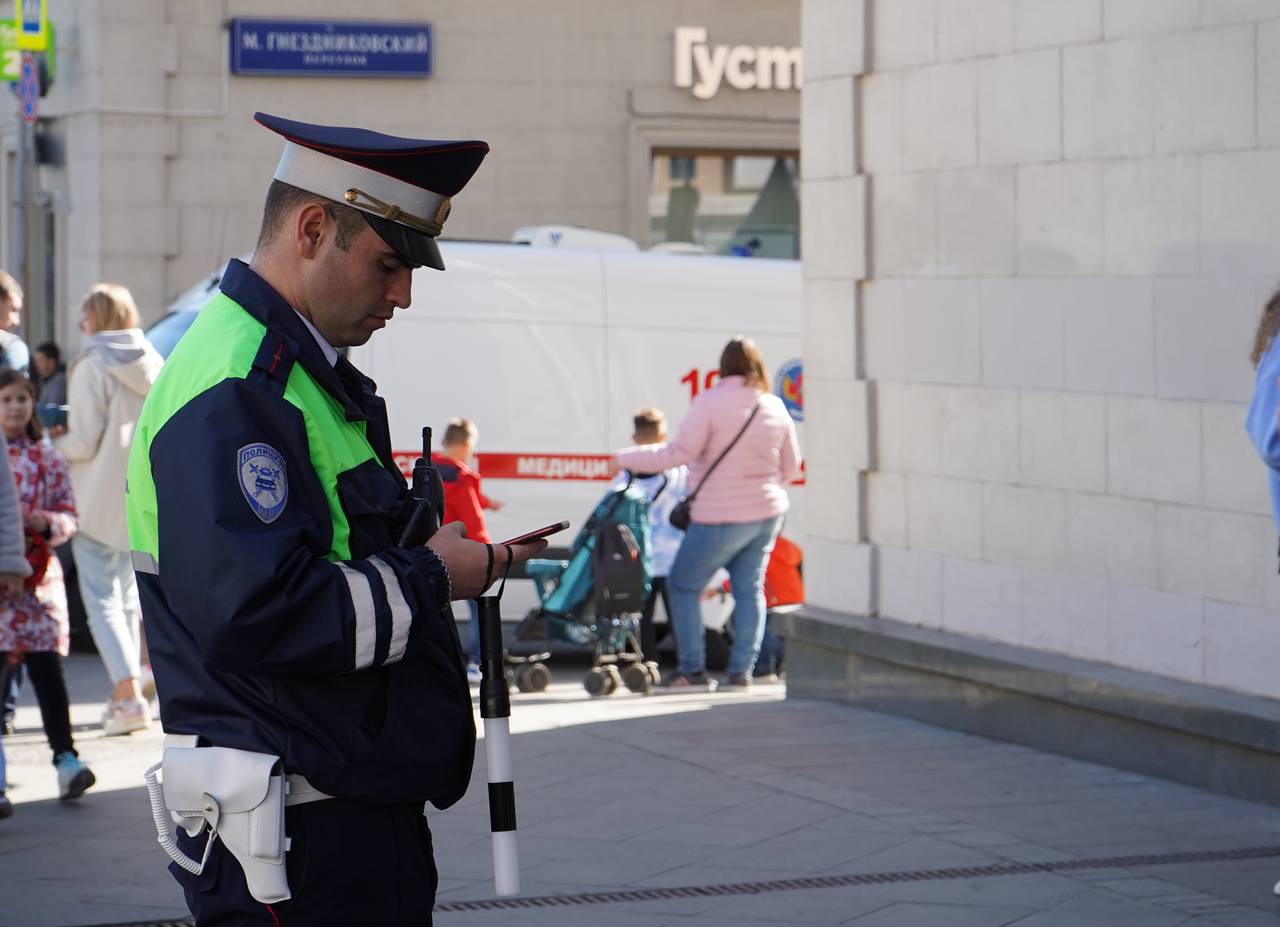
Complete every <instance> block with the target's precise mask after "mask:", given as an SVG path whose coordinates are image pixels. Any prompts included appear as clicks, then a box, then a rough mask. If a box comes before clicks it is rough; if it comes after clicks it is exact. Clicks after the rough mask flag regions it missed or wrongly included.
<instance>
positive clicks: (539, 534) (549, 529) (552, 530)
mask: <svg viewBox="0 0 1280 927" xmlns="http://www.w3.org/2000/svg"><path fill="white" fill-rule="evenodd" d="M568 527H569V523H568V522H567V521H558V522H556V523H555V524H554V525H547V526H546V527H545V528H539V529H538V530H537V531H530V532H529V533H528V534H522V535H519V536H518V537H514V538H512V539H511V540H509V541H503V542H502V543H503V544H505V545H506V546H508V547H514V546H515V545H517V544H532V543H533V542H534V541H541V540H542V539H543V538H545V537H548V536H549V535H552V534H556V533H557V532H560V531H563V530H564V529H565V528H568Z"/></svg>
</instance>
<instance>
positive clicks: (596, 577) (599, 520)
mask: <svg viewBox="0 0 1280 927" xmlns="http://www.w3.org/2000/svg"><path fill="white" fill-rule="evenodd" d="M525 571H526V573H527V575H528V576H529V578H530V579H532V580H533V584H534V587H535V588H536V589H537V592H538V601H539V602H540V603H541V604H540V605H539V606H538V607H537V608H535V609H533V610H532V611H530V612H529V614H528V615H526V616H525V617H524V620H523V621H521V622H520V624H519V625H518V626H517V627H516V630H515V634H514V636H513V643H514V642H517V641H518V642H525V643H531V644H535V645H545V646H537V647H536V649H535V652H534V653H532V654H530V655H528V656H515V655H513V654H512V653H511V652H510V650H508V651H507V653H506V659H507V662H508V663H510V664H512V665H514V667H515V670H514V676H515V683H516V688H518V689H519V690H520V691H521V692H541V691H543V690H544V689H546V687H547V685H548V684H549V683H550V681H551V671H550V670H549V669H548V668H547V665H546V664H547V660H549V659H550V657H551V650H550V643H551V641H563V642H565V643H569V644H576V645H579V646H582V647H589V648H591V650H592V652H593V659H592V663H591V671H590V672H588V673H587V675H586V677H585V678H584V679H583V681H582V684H583V686H584V687H585V688H586V690H587V691H588V692H589V693H591V694H592V695H610V694H612V693H613V692H615V691H616V690H617V689H618V688H619V687H620V686H624V685H625V686H626V687H627V688H628V689H630V690H631V691H632V692H648V691H649V689H650V687H651V686H653V685H656V684H657V682H658V666H657V664H656V663H646V662H645V661H644V655H643V652H642V650H641V647H640V640H639V624H640V613H641V611H642V610H643V608H644V603H645V599H646V598H647V597H648V595H649V587H650V584H651V582H652V579H653V568H652V565H651V563H650V560H649V502H648V499H647V498H646V497H645V494H644V491H643V490H642V489H640V487H638V486H636V485H635V484H634V483H633V482H632V481H631V480H630V479H628V481H627V484H626V485H625V486H619V487H615V488H613V489H610V490H609V492H607V493H606V494H605V496H604V498H603V499H601V500H600V502H599V503H598V504H597V505H596V507H595V510H594V511H593V512H592V513H591V517H590V518H588V519H587V523H586V524H585V525H583V526H582V530H581V531H579V532H578V536H577V537H575V538H574V539H573V545H572V546H571V547H570V548H569V559H567V560H530V561H529V562H528V563H527V564H525Z"/></svg>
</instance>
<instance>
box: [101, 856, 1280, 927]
mask: <svg viewBox="0 0 1280 927" xmlns="http://www.w3.org/2000/svg"><path fill="white" fill-rule="evenodd" d="M1274 857H1280V846H1271V847H1246V848H1244V849H1239V850H1205V851H1203V852H1199V853H1153V854H1146V855H1142V856H1100V857H1094V858H1091V859H1069V860H1062V861H1060V862H1051V863H996V864H994V865H991V866H968V867H965V868H960V869H914V870H908V871H905V872H865V873H855V874H850V875H839V876H813V877H810V878H804V879H774V880H771V881H768V882H731V883H728V884H725V885H690V886H684V887H681V888H637V889H626V890H624V891H617V892H584V893H581V894H577V895H538V896H534V897H530V898H488V899H484V900H481V901H449V902H445V903H444V904H438V905H436V908H435V910H436V913H438V914H451V913H455V912H462V911H504V910H509V909H512V908H567V907H573V906H575V905H593V904H620V903H624V902H629V901H668V900H670V899H673V898H716V897H720V896H723V895H759V894H762V893H765V892H795V891H804V890H805V889H814V888H847V887H848V886H851V885H886V884H892V883H895V882H939V881H943V880H946V879H985V878H990V877H991V876H1009V875H1031V874H1032V873H1037V872H1080V871H1084V870H1089V869H1136V868H1139V867H1144V866H1170V865H1174V864H1176V863H1219V862H1232V861H1237V860H1242V859H1270V858H1274ZM192 923H193V922H192V921H191V920H168V921H145V922H139V921H130V922H128V923H124V924H102V925H99V927H191V925H192Z"/></svg>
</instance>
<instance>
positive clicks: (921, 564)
mask: <svg viewBox="0 0 1280 927" xmlns="http://www.w3.org/2000/svg"><path fill="white" fill-rule="evenodd" d="M833 4H834V0H819V2H816V3H814V2H810V3H807V4H806V8H805V17H806V24H805V35H806V42H807V43H809V45H810V46H811V47H808V48H806V53H807V54H814V53H815V52H814V51H813V48H815V47H816V48H817V49H818V50H817V52H816V54H817V55H818V56H819V59H820V60H822V61H828V60H836V59H838V58H840V57H841V56H840V55H839V54H837V53H836V52H835V51H834V50H833V49H834V48H835V47H836V46H838V45H851V46H852V45H857V44H858V43H864V42H865V45H864V46H859V49H860V50H859V51H858V52H857V53H854V52H852V51H851V52H849V53H848V54H846V55H845V56H844V58H843V59H842V60H846V61H847V62H850V64H849V65H848V67H846V69H845V70H843V71H840V72H839V73H824V74H823V75H822V76H823V78H836V77H839V78H841V79H843V78H845V77H847V78H848V79H849V80H850V81H851V82H852V86H853V88H854V89H853V94H852V97H853V105H852V107H850V106H848V105H847V104H846V103H844V102H840V103H839V104H838V105H840V106H841V107H843V109H842V110H841V112H838V113H833V114H832V124H833V125H835V126H837V127H839V126H840V125H842V123H841V122H840V120H841V119H843V118H844V115H845V113H846V112H848V111H849V110H850V109H852V111H853V113H854V117H853V123H852V126H853V132H854V134H855V136H856V137H857V148H856V150H857V151H858V152H860V153H861V157H862V163H861V164H857V163H853V160H852V155H841V154H840V153H836V152H823V153H816V152H812V151H809V150H807V149H806V152H805V158H806V160H807V161H809V162H810V163H812V159H814V158H817V164H818V165H819V166H822V167H824V169H825V168H826V167H832V166H833V167H834V169H835V170H837V171H838V172H840V171H844V170H845V169H846V168H848V169H849V173H848V174H847V176H841V177H840V178H839V181H838V182H839V183H842V184H845V185H846V186H847V188H848V189H849V190H850V191H852V192H851V195H850V197H849V199H848V201H847V203H848V205H849V206H850V207H852V208H851V209H850V210H849V212H848V213H847V214H843V215H842V218H841V220H840V223H841V224H839V225H838V226H837V224H836V223H835V222H832V221H829V220H827V219H825V218H819V219H818V220H816V221H811V220H808V219H806V235H807V237H806V240H805V248H806V253H807V260H808V257H809V256H815V253H816V260H814V261H812V262H809V268H808V270H807V273H808V275H809V276H810V277H823V278H829V277H832V276H836V277H839V278H840V279H841V281H842V283H841V284H840V287H841V288H840V289H838V290H833V289H824V288H817V287H811V294H812V295H811V298H810V305H811V316H810V317H811V318H812V319H818V318H826V319H832V320H833V321H832V323H831V324H832V325H833V326H834V327H833V328H832V329H831V331H832V333H833V334H838V337H839V338H842V339H843V338H850V339H852V344H853V350H852V353H849V352H843V351H841V352H836V351H834V350H833V349H831V348H830V346H829V345H825V344H824V345H823V346H822V347H821V348H816V349H815V350H813V351H810V352H808V361H807V369H806V374H808V375H809V376H810V377H813V378H817V379H818V380H819V381H820V382H819V385H818V386H817V388H816V391H813V392H811V393H810V402H811V403H813V404H814V405H815V407H816V405H817V404H819V403H822V402H834V401H839V402H841V403H845V404H849V405H851V406H852V407H853V408H854V411H853V412H852V413H849V414H848V415H847V416H846V417H847V418H849V419H851V420H853V421H854V422H856V423H857V424H859V425H862V424H864V423H865V427H867V428H868V430H869V432H870V433H869V434H868V437H867V442H866V452H865V456H863V446H862V445H861V444H859V443H858V442H857V441H856V440H855V439H854V438H853V437H852V436H851V435H849V434H847V433H846V431H845V430H844V429H842V428H839V427H835V426H834V425H833V426H832V431H833V434H832V436H831V437H830V439H829V440H828V439H823V440H822V441H820V442H819V444H818V446H819V447H821V448H824V451H823V453H829V454H839V453H844V452H845V451H846V449H847V451H848V453H850V454H853V455H855V456H856V457H857V460H858V463H857V469H856V473H855V474H853V475H852V476H850V480H851V483H852V484H853V485H854V486H855V487H856V488H857V490H858V491H857V492H856V493H855V492H854V491H853V490H852V489H851V490H850V493H849V500H850V501H849V502H848V503H846V502H844V501H840V503H839V507H840V508H841V509H842V510H843V509H845V508H847V507H848V506H851V505H852V506H855V507H857V510H858V517H859V519H860V524H859V526H858V527H857V530H856V532H854V533H850V532H847V531H845V532H841V531H840V530H839V529H838V527H837V526H836V525H835V524H834V523H832V521H831V519H828V527H827V529H826V531H827V533H828V534H830V535H831V545H837V546H828V547H825V548H824V553H823V558H824V559H823V561H822V564H823V565H822V566H821V567H820V568H818V569H824V570H825V569H828V568H830V569H833V570H835V571H837V572H840V573H841V574H842V575H841V577H840V579H839V581H838V582H837V581H836V580H835V578H832V580H831V581H830V582H828V581H826V580H820V581H819V584H820V585H821V586H822V587H823V589H824V590H827V591H826V592H824V593H822V594H823V595H826V596H827V598H826V599H825V600H824V601H822V602H821V603H820V604H823V605H825V606H827V607H831V608H837V609H839V608H845V609H846V610H851V609H850V606H849V605H848V604H847V603H845V604H842V603H841V602H840V601H839V598H838V595H837V594H836V593H835V591H834V590H835V589H836V588H837V587H838V586H839V585H840V584H841V583H843V584H844V585H846V586H848V585H850V583H851V582H852V580H850V579H849V578H848V576H846V575H843V574H845V573H847V571H848V570H849V569H850V568H853V567H854V566H855V565H858V566H859V568H860V567H861V566H865V567H866V568H867V569H868V570H870V571H871V573H872V574H873V577H874V582H872V583H869V586H870V588H871V589H872V591H873V593H874V596H873V598H872V599H871V600H870V603H869V605H868V610H869V611H871V612H873V613H877V614H879V615H881V616H883V617H887V618H893V619H896V620H900V621H906V622H910V623H915V624H920V625H924V626H928V627H940V628H944V629H948V630H952V631H956V632H959V633H964V634H972V635H977V636H981V637H987V638H995V639H998V640H1004V641H1008V642H1011V643H1016V644H1020V645H1023V646H1027V647H1034V648H1040V649H1045V650H1051V651H1057V652H1062V653H1068V654H1072V655H1075V656H1079V657H1083V658H1087V659H1093V660H1099V661H1104V662H1110V663H1114V664H1119V665H1123V666H1130V667H1135V668H1138V669H1143V670H1147V671H1150V672H1154V673H1159V674H1164V675H1169V676H1174V677H1178V678H1182V679H1187V680H1192V681H1197V682H1204V683H1207V684H1210V685H1215V686H1224V687H1229V688H1235V689H1241V690H1244V691H1249V692H1255V693H1259V694H1264V695H1268V696H1275V697H1280V674H1277V673H1275V672H1274V670H1273V668H1272V664H1273V663H1274V659H1273V657H1272V655H1273V654H1274V652H1275V650H1276V645H1277V644H1278V643H1280V630H1277V629H1280V576H1277V572H1276V566H1277V564H1276V527H1275V523H1274V521H1273V518H1272V516H1271V502H1270V498H1269V493H1268V489H1267V482H1266V473H1265V470H1264V469H1263V466H1262V464H1261V463H1260V462H1259V461H1258V459H1257V457H1256V454H1255V453H1254V451H1253V448H1252V446H1251V445H1250V443H1249V441H1248V439H1247V437H1246V435H1245V434H1244V431H1243V428H1242V422H1243V418H1244V411H1245V405H1246V403H1247V401H1248V399H1249V396H1250V394H1251V391H1252V385H1253V371H1252V370H1251V368H1250V366H1249V364H1248V360H1247V357H1248V353H1249V349H1250V347H1251V343H1252V334H1253V329H1254V327H1255V326H1256V323H1257V319H1258V315H1259V312H1260V310H1261V306H1262V303H1263V302H1264V301H1265V300H1266V298H1267V297H1268V295H1269V294H1270V292H1271V291H1272V289H1273V288H1274V287H1275V286H1276V285H1277V281H1278V280H1280V89H1277V88H1278V87H1280V2H1276V0H1070V2H1064V0H848V2H846V3H845V4H843V5H841V10H840V13H839V15H838V16H837V14H835V13H834V12H831V7H832V5H833ZM824 10H826V11H827V12H825V13H824V12H823V11H824ZM851 10H854V11H856V13H855V14H852V18H851V13H850V11H851ZM860 16H861V17H865V18H859V17H860ZM822 17H826V18H827V19H828V20H829V21H830V22H831V23H833V24H834V23H836V22H837V21H839V22H840V23H842V24H843V25H841V26H840V28H838V29H836V28H833V29H826V28H823V26H822V23H821V22H819V21H817V20H818V19H821V18H822ZM850 22H858V23H862V24H863V26H864V27H867V28H869V32H868V33H867V34H866V35H865V36H864V34H863V33H861V32H859V30H858V29H857V28H856V27H855V28H852V29H851V28H849V26H848V24H849V23H850ZM863 51H865V54H863ZM818 93H819V94H821V95H824V99H825V96H831V97H833V98H834V97H836V96H837V95H836V94H835V93H833V92H832V91H831V90H830V89H829V88H826V87H824V88H823V89H821V90H819V92H818ZM815 96H816V95H815ZM832 105H837V104H834V103H832V104H827V103H825V102H823V103H821V104H818V105H813V104H811V105H808V106H806V108H805V119H806V120H811V119H823V118H824V112H825V111H826V109H827V108H828V106H832ZM840 131H843V130H840ZM809 137H810V136H806V138H809ZM822 137H823V138H824V139H825V138H828V137H829V133H823V135H822ZM827 182H828V183H830V182H834V180H830V181H827ZM862 182H865V183H866V188H865V194H864V189H863V187H861V186H860V185H859V184H860V183H862ZM831 192H832V188H831V187H823V188H822V196H823V198H826V197H827V196H828V195H829V194H830V193H831ZM827 208H828V209H830V208H833V207H827ZM859 210H860V211H859ZM834 228H839V229H840V230H841V234H843V235H845V236H846V237H848V236H852V239H853V240H855V241H856V242H857V243H858V246H859V247H860V248H861V250H858V257H856V258H855V257H853V256H852V255H851V253H850V251H849V249H848V248H847V247H845V246H846V245H847V244H848V241H847V240H845V241H840V242H831V241H827V240H824V239H823V235H824V234H826V233H825V231H824V229H834ZM815 237H817V239H818V240H816V241H815ZM837 245H839V246H840V247H841V248H843V249H844V250H843V251H842V252H841V262H839V263H836V262H833V261H832V260H831V258H830V255H831V254H832V253H833V251H832V249H834V248H836V247H837ZM855 250H857V249H855ZM864 257H865V260H863V258H864ZM839 300H844V301H846V303H847V305H848V307H849V314H848V315H839V314H838V313H836V310H834V309H833V308H832V302H833V301H839ZM850 319H852V320H854V322H853V329H854V330H853V332H851V333H847V326H845V327H841V325H843V323H844V322H845V321H847V320H850ZM815 338H817V336H816V335H814V336H813V338H811V340H813V339H815ZM860 376H865V377H866V378H867V379H868V380H869V381H870V384H871V388H870V389H869V390H867V391H866V395H867V396H868V397H870V398H869V405H870V407H871V413H870V414H864V413H863V412H862V411H861V410H860V408H859V407H858V404H857V402H854V401H853V400H851V399H850V397H851V396H855V395H856V396H859V397H860V396H862V395H863V392H862V390H861V389H860V388H859V389H857V390H853V389H850V388H849V382H857V378H858V377H860ZM828 379H831V380H832V382H828ZM841 379H843V380H845V381H849V382H846V383H844V384H837V383H835V382H834V381H835V380H841ZM819 414H820V413H819ZM811 441H812V439H811ZM828 463H831V462H830V461H828ZM864 466H865V467H866V468H867V469H865V470H864V469H861V468H862V467H864ZM845 472H846V474H847V473H848V470H847V469H846V471H845ZM834 498H836V499H838V500H843V499H844V496H843V495H841V494H838V493H837V494H836V495H835V497H834ZM809 500H810V506H811V507H813V506H817V505H821V503H820V502H819V501H817V499H816V497H815V494H813V493H810V494H809ZM855 500H856V502H855ZM837 535H840V537H837ZM838 545H844V547H840V546H838ZM868 548H871V549H873V550H874V552H875V556H872V557H867V556H865V554H864V551H865V550H866V549H868ZM842 550H843V551H844V553H841V551H842ZM842 558H843V559H842ZM856 587H857V590H856V591H857V596H859V597H860V596H862V595H863V594H864V589H865V587H864V585H863V584H862V583H861V582H858V583H857V584H856ZM857 600H858V601H861V599H860V598H858V599H857Z"/></svg>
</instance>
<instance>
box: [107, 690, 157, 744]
mask: <svg viewBox="0 0 1280 927" xmlns="http://www.w3.org/2000/svg"><path fill="white" fill-rule="evenodd" d="M149 727H151V709H150V707H149V706H148V705H147V703H146V702H144V701H142V700H141V699H126V700H125V701H123V702H114V701H113V702H108V703H107V707H106V710H105V711H103V712H102V734H103V736H104V737H119V736H120V735H122V734H132V733H133V732H134V731H145V730H146V729H147V728H149Z"/></svg>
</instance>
